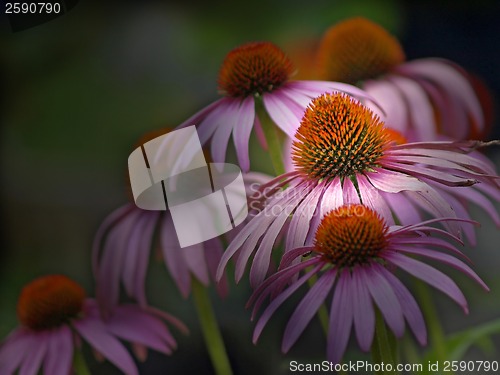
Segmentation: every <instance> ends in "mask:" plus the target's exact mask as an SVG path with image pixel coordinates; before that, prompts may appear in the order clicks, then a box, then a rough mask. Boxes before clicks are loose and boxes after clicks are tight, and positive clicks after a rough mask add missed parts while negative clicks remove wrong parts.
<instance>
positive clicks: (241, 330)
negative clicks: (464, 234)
mask: <svg viewBox="0 0 500 375" xmlns="http://www.w3.org/2000/svg"><path fill="white" fill-rule="evenodd" d="M499 4H500V3H499V2H497V1H480V0H478V1H473V2H465V1H456V2H452V1H449V2H440V1H418V2H417V1H415V2H411V1H397V0H388V1H370V0H366V1H352V0H339V1H331V0H329V1H327V0H319V1H314V2H309V3H308V4H307V5H306V3H305V2H304V1H299V0H281V1H264V0H253V1H249V2H221V1H210V2H209V1H207V2H195V1H182V2H179V1H178V2H164V3H162V2H140V1H120V2H106V3H104V2H91V1H85V0H81V1H79V2H78V4H77V5H76V6H75V7H74V8H73V9H71V10H70V11H69V12H68V13H67V14H65V15H64V16H61V17H59V18H57V19H54V20H52V21H50V22H47V23H45V24H42V25H39V26H36V27H33V28H29V29H26V30H23V31H18V32H13V31H12V30H11V29H10V26H9V23H8V22H7V20H6V19H5V17H4V16H2V17H4V18H3V19H2V21H1V24H0V27H1V29H0V43H1V49H0V56H1V58H0V67H1V69H0V71H1V76H0V80H1V81H0V82H1V88H2V101H1V107H0V113H1V151H0V152H1V181H2V184H1V219H2V221H1V224H2V225H1V226H0V229H1V233H0V241H1V247H0V249H1V250H0V251H1V258H0V301H1V302H0V338H3V337H5V336H6V335H7V334H8V332H9V331H11V330H12V329H13V328H14V327H15V326H16V325H17V318H16V315H15V309H16V302H17V296H18V294H19V291H20V289H21V288H22V286H23V285H24V284H26V283H27V282H29V281H30V280H32V279H33V278H35V277H37V276H40V275H44V274H48V273H64V274H67V275H68V276H70V277H72V278H74V279H75V280H76V281H78V282H80V283H81V284H82V285H83V286H85V288H86V289H87V291H88V292H89V294H90V295H92V288H93V281H92V275H91V269H90V248H91V243H92V239H93V236H94V233H95V231H96V229H97V227H98V226H99V224H100V222H101V221H102V220H103V218H104V217H105V216H106V215H107V214H108V213H110V212H111V210H113V209H115V208H116V207H118V206H119V205H121V204H123V203H125V202H127V200H128V198H127V190H128V187H127V186H128V181H127V158H128V155H129V153H130V152H131V151H132V149H133V145H134V143H135V142H136V140H137V139H138V138H139V137H140V136H141V135H142V134H143V133H145V132H148V131H151V130H155V129H159V128H162V127H165V126H169V125H170V126H175V125H176V124H178V123H180V122H181V121H183V120H185V119H186V118H187V117H189V116H190V115H191V114H193V113H194V112H195V111H198V110H199V109H201V108H202V107H203V106H205V105H207V104H208V103H210V102H212V101H213V100H215V99H217V91H216V88H217V87H216V79H217V74H218V69H219V65H220V63H221V62H222V60H223V58H224V56H225V54H226V53H227V52H228V51H229V50H230V49H232V48H234V47H235V46H237V45H239V44H241V43H244V42H247V41H254V40H270V41H273V42H275V43H277V44H278V45H281V46H283V47H285V46H292V45H293V43H294V42H296V41H301V40H306V39H308V38H314V37H319V36H320V35H321V34H322V32H323V31H325V30H326V29H327V28H328V27H329V26H330V25H332V24H333V23H335V22H336V21H339V20H341V19H344V18H347V17H351V16H355V15H363V16H365V17H368V18H370V19H372V20H374V21H376V22H379V23H380V24H382V25H383V26H384V27H386V28H387V29H388V30H390V31H391V32H392V33H393V34H395V35H396V36H397V37H398V38H399V39H400V40H401V42H402V44H403V47H404V50H405V52H406V54H407V57H408V59H415V58H420V57H443V58H448V59H450V60H452V61H455V62H456V63H458V64H460V65H461V66H463V67H464V68H466V69H467V70H469V71H471V72H473V73H475V74H476V75H477V76H479V77H481V78H482V79H483V81H484V82H485V83H486V84H487V86H488V87H489V89H490V90H491V92H492V93H493V97H494V107H495V109H496V111H497V112H498V109H499V108H500V106H499V104H500V103H499V98H500V70H499V68H498V66H499V65H500V49H499V48H498V38H499V35H500V26H499V25H500V23H499V22H498V20H499V19H500V6H499ZM498 117H499V116H498V113H497V120H496V121H495V128H494V135H492V136H491V137H497V138H498V137H500V126H499V125H500V124H499V121H498ZM498 151H499V150H498V149H497V150H490V151H489V156H490V157H491V158H493V160H495V162H496V164H497V166H498V165H499V164H500V156H499V152H498ZM497 207H500V206H499V205H498V204H497ZM473 213H474V217H475V218H477V219H478V220H480V221H482V228H480V229H479V230H478V237H479V240H478V242H479V243H478V247H477V248H476V249H471V250H468V251H467V252H468V254H469V256H470V257H471V259H472V260H473V262H474V266H475V270H476V271H477V272H478V274H479V275H481V276H482V277H483V278H484V280H485V281H486V282H487V283H488V284H489V285H490V287H491V289H492V291H491V292H490V293H484V292H483V291H482V290H480V289H479V288H478V287H477V286H476V285H475V284H473V283H472V282H471V281H470V280H464V279H463V278H461V276H460V275H458V273H457V274H453V275H454V276H456V277H457V278H458V279H459V285H460V286H461V287H463V288H464V290H465V294H466V296H467V297H468V300H469V302H470V310H471V313H470V315H469V316H468V317H464V315H463V314H462V312H461V310H460V309H459V308H458V307H457V306H456V305H454V304H453V303H452V302H451V301H449V300H447V299H443V298H441V296H440V295H438V294H436V295H435V299H436V300H437V301H438V302H439V303H438V307H439V308H440V310H441V312H442V313H443V318H444V319H443V324H444V328H445V331H447V332H454V331H456V330H458V329H462V328H465V327H472V326H474V325H475V324H480V323H483V322H486V321H488V320H491V319H494V318H496V317H500V303H499V302H498V301H499V300H500V277H499V274H498V267H499V265H500V252H499V250H500V249H499V248H498V242H499V240H500V235H499V231H498V228H496V227H495V226H494V225H493V224H492V223H491V220H489V219H488V218H485V217H483V213H482V212H481V211H479V210H473ZM148 295H149V299H150V301H151V303H153V304H154V305H156V306H158V307H161V308H164V309H166V310H168V311H170V312H172V313H173V314H176V315H177V316H179V317H181V318H182V319H183V320H184V321H185V322H186V323H187V324H188V325H189V327H190V329H191V335H190V336H189V337H187V338H184V337H182V336H181V335H180V334H177V335H176V337H178V339H179V349H178V351H177V352H176V353H175V354H174V355H173V356H172V357H168V358H167V357H164V356H163V355H159V354H155V353H152V354H151V355H150V360H149V361H148V362H147V363H146V364H144V365H142V366H143V367H142V370H141V371H142V372H141V373H144V374H165V373H176V374H177V373H179V374H181V373H198V374H210V373H212V372H211V369H210V363H209V359H208V356H207V354H206V351H205V349H204V346H203V341H202V337H201V333H200V331H199V328H198V326H197V322H196V315H195V312H194V308H193V306H192V304H191V303H190V301H184V300H182V298H181V297H180V296H179V293H178V292H177V290H175V288H173V286H172V282H171V280H170V279H169V276H168V275H166V271H165V268H164V266H163V265H162V264H159V263H157V262H156V263H155V262H152V264H151V266H150V273H149V274H148ZM248 295H249V293H248V289H247V288H246V285H245V284H244V283H243V284H242V285H241V286H238V287H235V286H234V285H232V287H231V295H230V296H229V298H228V299H226V300H225V301H219V300H218V299H217V298H216V296H215V295H214V300H215V301H216V312H217V315H218V316H219V317H220V319H221V326H222V330H223V333H224V335H225V339H226V341H227V345H228V351H229V354H230V357H231V360H232V362H233V364H234V367H235V373H237V374H253V373H257V372H258V371H260V373H262V374H268V373H275V374H277V373H286V370H287V367H288V363H289V361H290V360H292V359H297V360H301V361H307V362H313V361H314V360H316V361H320V360H322V358H323V355H324V338H323V334H322V332H321V330H320V328H319V325H318V324H317V322H314V323H313V324H312V326H311V327H310V328H311V329H310V330H308V331H307V333H306V335H305V336H304V337H303V338H302V340H300V342H299V344H297V345H296V346H295V347H294V348H293V349H292V351H291V352H290V353H289V355H287V356H285V355H283V354H281V353H280V351H279V347H280V342H281V335H282V332H283V328H284V324H285V321H286V320H285V319H286V318H287V317H288V316H289V313H290V309H288V311H287V309H286V308H285V309H283V311H281V313H279V314H278V315H277V317H276V319H274V320H272V321H271V324H270V325H269V326H268V327H267V329H266V330H265V331H264V334H263V336H262V337H261V340H260V341H259V343H258V345H257V346H254V345H252V344H251V342H250V340H251V332H252V327H253V323H250V322H249V312H248V311H246V310H245V309H244V303H245V301H246V299H247V298H248ZM279 317H281V320H280V318H279ZM497 349H498V347H497ZM88 354H90V353H88ZM469 355H471V356H478V358H482V359H486V358H490V357H491V356H490V357H488V355H483V354H482V353H476V352H474V351H473V352H471V354H469ZM89 358H90V356H89ZM474 358H475V357H474ZM490 359H491V358H490ZM90 366H91V369H92V373H93V374H94V373H95V374H112V373H114V372H113V371H114V369H113V368H112V366H110V365H109V364H98V363H96V362H94V361H91V363H90Z"/></svg>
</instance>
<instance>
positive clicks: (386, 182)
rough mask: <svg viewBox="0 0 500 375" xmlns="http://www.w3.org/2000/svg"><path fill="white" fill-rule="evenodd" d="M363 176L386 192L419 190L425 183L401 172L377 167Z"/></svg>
mask: <svg viewBox="0 0 500 375" xmlns="http://www.w3.org/2000/svg"><path fill="white" fill-rule="evenodd" d="M365 176H366V177H367V178H368V180H369V181H370V183H371V184H372V185H373V186H375V187H376V188H377V189H379V190H382V191H385V192H388V193H399V192H401V191H404V190H413V191H419V190H423V189H425V187H426V186H427V184H424V183H423V182H422V181H420V180H418V179H416V178H415V177H412V176H408V175H406V174H403V173H399V172H393V171H389V170H385V169H378V170H377V171H376V172H367V173H365Z"/></svg>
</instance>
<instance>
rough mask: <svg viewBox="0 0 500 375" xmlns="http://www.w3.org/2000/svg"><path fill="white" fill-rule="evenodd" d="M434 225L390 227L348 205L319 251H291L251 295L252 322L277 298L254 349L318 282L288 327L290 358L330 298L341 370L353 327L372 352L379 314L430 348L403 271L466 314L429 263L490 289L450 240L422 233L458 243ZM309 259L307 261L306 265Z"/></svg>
mask: <svg viewBox="0 0 500 375" xmlns="http://www.w3.org/2000/svg"><path fill="white" fill-rule="evenodd" d="M444 220H446V219H444ZM434 221H437V220H431V221H429V222H423V223H420V224H417V225H411V226H403V227H401V226H391V227H389V226H388V225H387V224H386V223H385V222H384V220H383V219H382V218H381V216H380V215H378V214H377V213H376V212H375V211H373V210H371V209H370V208H368V207H366V206H363V205H350V206H341V207H339V208H337V209H335V210H333V211H330V212H329V213H327V214H326V215H325V216H324V218H323V219H322V221H321V223H320V225H319V227H318V229H317V231H316V234H315V237H314V242H313V244H312V245H310V246H305V247H304V246H303V247H294V248H292V249H291V250H290V251H289V252H287V253H286V254H285V255H284V256H283V259H282V261H281V264H280V269H279V271H278V272H277V273H275V274H273V275H272V276H270V277H269V278H268V279H266V281H264V282H263V283H262V284H261V285H260V286H259V287H258V288H257V289H256V290H255V291H254V293H253V295H252V296H251V298H250V300H249V303H248V305H254V309H253V316H252V317H254V316H255V315H256V313H257V311H258V310H259V308H260V306H261V305H262V304H263V303H264V301H265V300H266V299H267V297H271V300H270V303H269V305H268V306H267V308H266V309H265V310H264V312H263V313H262V315H261V317H260V319H259V320H258V322H257V324H256V326H255V331H254V336H253V340H254V342H256V341H257V340H258V338H259V336H260V334H261V332H262V330H263V328H264V326H265V325H266V324H267V322H268V321H269V319H270V318H271V316H272V314H273V313H274V312H275V311H276V309H277V308H278V307H279V306H280V305H281V304H282V303H283V302H284V301H285V300H286V299H287V298H289V297H290V296H291V295H292V294H293V293H295V292H296V291H297V290H298V289H299V288H300V287H301V286H302V285H303V284H304V283H305V282H306V281H307V280H309V279H310V278H311V277H312V276H314V275H316V276H317V277H318V280H317V281H316V282H315V284H314V286H312V287H311V288H310V290H309V291H308V292H307V294H306V295H305V296H304V298H303V299H302V301H301V302H300V303H299V304H298V306H297V307H296V309H295V311H294V312H293V314H292V316H291V317H290V320H289V321H288V324H287V326H286V328H285V332H284V336H283V343H282V350H283V351H284V352H287V351H288V350H289V349H290V348H291V347H292V346H293V344H294V343H295V342H296V341H297V339H298V338H299V337H300V335H301V334H302V333H303V332H304V330H305V329H306V327H307V325H308V324H309V322H310V321H311V319H312V317H313V316H314V315H315V313H316V312H317V310H318V308H319V307H320V306H321V305H322V304H323V303H325V302H326V301H327V300H328V299H329V295H331V294H333V297H332V299H331V302H330V311H329V314H330V319H329V328H328V337H327V348H326V351H327V358H328V359H329V360H330V361H333V362H335V363H338V362H340V360H341V359H342V356H343V353H344V351H345V349H346V346H347V344H348V341H349V337H350V332H351V327H354V330H355V333H356V338H357V341H358V344H359V347H360V348H361V349H362V350H364V351H368V350H369V349H370V347H371V345H372V341H373V337H374V332H375V309H378V310H379V311H380V312H381V314H382V316H383V318H384V320H385V323H386V325H387V326H388V327H389V328H390V329H391V330H392V331H393V332H394V334H395V336H396V337H398V338H400V337H402V335H403V333H404V330H405V321H406V322H407V324H408V325H409V327H410V329H411V330H412V331H413V334H414V335H415V337H416V339H417V341H418V342H419V343H420V344H421V345H425V344H426V342H427V332H426V327H425V323H424V319H423V317H422V313H421V311H420V308H419V306H418V304H417V302H416V301H415V299H414V298H413V296H412V294H411V293H410V291H409V290H408V289H407V288H406V286H405V285H404V284H403V283H402V282H401V281H400V280H399V279H398V277H397V276H396V275H395V271H396V270H397V269H400V270H403V271H405V272H406V273H408V274H410V275H412V276H414V277H416V278H418V279H420V280H422V281H424V282H426V283H427V284H429V285H430V286H432V287H433V288H436V289H438V290H439V291H441V292H443V293H444V294H446V295H447V296H449V297H450V298H451V299H452V300H454V301H455V302H456V303H457V304H458V305H460V307H462V309H463V311H464V312H465V313H467V312H468V307H467V301H466V299H465V297H464V295H463V293H462V292H461V291H460V289H459V288H458V286H457V285H456V284H455V282H454V281H453V280H452V279H451V278H450V277H448V276H447V275H446V274H444V273H443V272H442V271H439V270H437V269H436V268H434V267H432V266H430V265H428V264H426V263H425V262H424V261H423V259H431V260H434V261H437V262H439V263H442V264H445V265H448V266H451V267H453V268H455V269H457V270H459V271H461V272H462V273H464V274H465V275H467V276H468V277H470V278H472V279H473V280H475V281H476V282H477V283H479V284H480V285H481V286H482V287H483V288H484V289H485V290H488V287H487V286H486V285H485V284H484V283H483V281H482V280H481V279H480V278H479V276H477V275H476V273H474V271H473V270H472V269H471V268H470V267H469V266H468V265H467V264H465V263H464V262H463V261H461V260H459V259H458V258H456V257H454V256H452V255H450V254H448V253H447V252H452V253H454V254H456V255H458V256H461V257H464V256H463V255H462V254H461V252H460V251H459V250H458V249H456V248H455V246H453V245H452V244H450V243H449V242H448V241H446V240H445V239H443V238H436V237H430V236H426V235H424V234H423V233H427V234H432V233H439V234H444V235H445V236H446V237H447V238H451V239H454V240H458V239H457V238H456V237H454V236H452V235H450V234H448V233H447V232H444V231H443V230H441V229H437V228H434V227H432V226H429V224H430V223H431V222H434ZM436 249H439V250H436ZM443 250H445V251H443ZM303 257H305V258H304V259H306V260H302V259H301V258H303ZM297 259H298V260H299V262H298V263H297V262H296V260H297ZM297 277H298V279H296V278H297Z"/></svg>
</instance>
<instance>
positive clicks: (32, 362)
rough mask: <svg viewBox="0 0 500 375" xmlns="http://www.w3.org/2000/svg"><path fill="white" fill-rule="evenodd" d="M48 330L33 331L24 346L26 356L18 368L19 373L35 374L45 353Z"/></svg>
mask: <svg viewBox="0 0 500 375" xmlns="http://www.w3.org/2000/svg"><path fill="white" fill-rule="evenodd" d="M48 335H49V333H48V332H44V331H42V332H36V333H35V332H33V333H32V334H31V337H30V340H29V342H28V343H27V347H26V348H25V351H26V356H25V358H24V361H23V362H22V364H21V367H20V368H19V375H36V374H37V373H38V370H39V369H40V368H41V367H42V362H43V359H44V357H45V354H46V353H47V347H48V340H47V338H48Z"/></svg>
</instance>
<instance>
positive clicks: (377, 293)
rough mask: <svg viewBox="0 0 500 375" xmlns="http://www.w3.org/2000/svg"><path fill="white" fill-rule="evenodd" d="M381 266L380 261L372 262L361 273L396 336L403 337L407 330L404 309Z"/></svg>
mask: <svg viewBox="0 0 500 375" xmlns="http://www.w3.org/2000/svg"><path fill="white" fill-rule="evenodd" d="M380 268H382V266H380V265H379V264H378V263H376V262H371V263H370V267H366V268H365V270H364V271H365V272H362V273H360V276H361V278H362V280H363V283H364V284H365V285H366V286H367V287H368V291H369V292H370V295H371V296H372V298H373V301H374V302H375V304H376V305H377V307H378V308H379V310H380V312H381V313H382V316H383V317H384V320H385V322H386V324H387V325H388V326H389V327H390V328H391V330H392V332H394V335H396V337H401V336H403V334H404V331H405V322H404V318H403V310H402V309H401V304H400V303H399V300H398V298H397V297H396V294H395V293H394V290H393V289H392V287H391V285H390V284H389V282H388V281H387V279H386V278H385V277H384V276H382V274H381V271H380Z"/></svg>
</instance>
